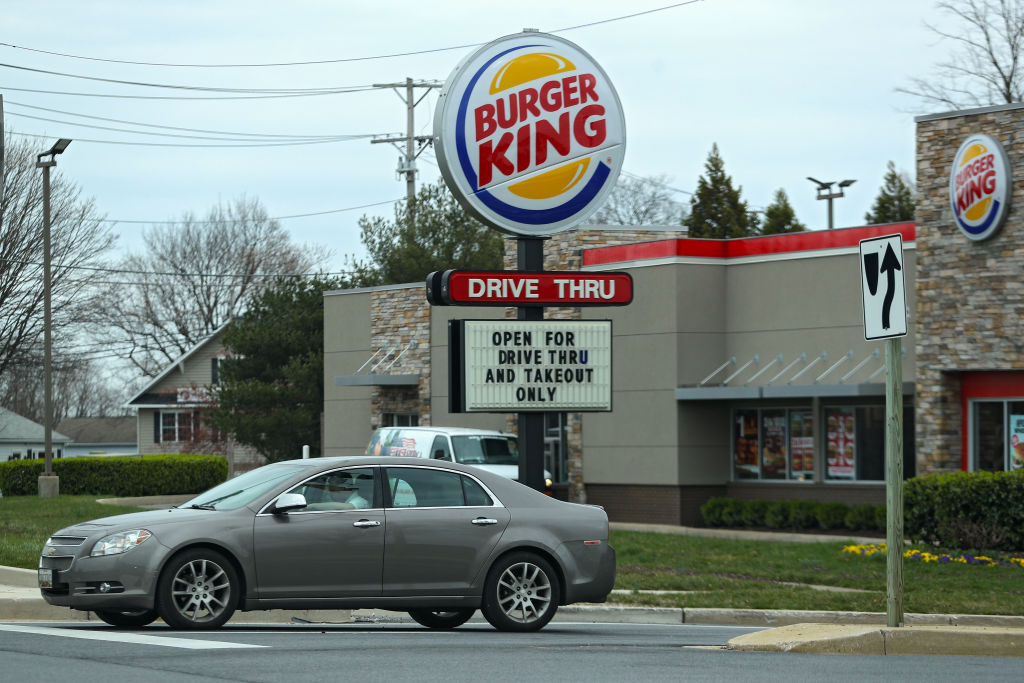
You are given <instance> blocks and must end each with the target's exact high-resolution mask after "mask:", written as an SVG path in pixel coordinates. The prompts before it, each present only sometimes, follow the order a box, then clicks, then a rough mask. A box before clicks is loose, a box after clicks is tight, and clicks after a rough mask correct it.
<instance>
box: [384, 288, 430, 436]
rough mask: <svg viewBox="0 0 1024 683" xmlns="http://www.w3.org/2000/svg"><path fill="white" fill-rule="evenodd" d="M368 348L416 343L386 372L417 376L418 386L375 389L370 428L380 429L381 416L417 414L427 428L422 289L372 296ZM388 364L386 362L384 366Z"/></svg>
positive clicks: (426, 316)
mask: <svg viewBox="0 0 1024 683" xmlns="http://www.w3.org/2000/svg"><path fill="white" fill-rule="evenodd" d="M370 318H371V320H372V323H371V324H372V331H371V348H373V349H379V348H384V347H390V348H392V349H393V348H395V347H396V346H400V347H401V348H405V346H406V345H407V344H408V343H409V342H411V341H415V342H416V348H413V349H409V350H408V351H406V352H405V354H404V355H403V356H402V357H401V358H400V359H399V360H398V362H396V363H395V364H394V365H392V366H391V368H390V369H389V370H388V371H387V374H389V375H403V374H416V373H418V374H419V384H418V385H417V386H408V387H405V386H398V387H394V386H377V387H374V390H373V398H372V407H371V409H370V426H371V428H372V429H376V428H378V427H380V426H381V416H382V415H383V414H384V413H416V414H417V415H419V423H420V424H422V425H429V424H430V306H429V305H428V304H427V301H426V298H425V296H424V294H423V287H422V286H416V287H409V288H398V289H392V288H389V289H382V290H379V291H375V292H373V293H372V294H371V298H370ZM390 362H391V361H386V362H385V363H384V365H387V364H388V363H390Z"/></svg>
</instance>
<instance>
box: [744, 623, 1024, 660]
mask: <svg viewBox="0 0 1024 683" xmlns="http://www.w3.org/2000/svg"><path fill="white" fill-rule="evenodd" d="M725 649H727V650H740V651H756V652H766V651H767V652H800V653H805V654H834V655H926V656H927V655H944V656H960V657H964V656H968V657H1024V630H1021V629H1010V628H998V627H984V626H968V627H957V628H949V627H948V626H902V627H900V628H889V627H878V626H874V627H871V626H850V625H836V624H796V625H792V626H784V627H781V628H774V629H770V630H767V631H759V632H757V633H748V634H746V635H742V636H738V637H736V638H733V639H732V640H730V641H729V644H728V645H726V647H725Z"/></svg>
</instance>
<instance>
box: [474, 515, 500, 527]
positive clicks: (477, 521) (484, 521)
mask: <svg viewBox="0 0 1024 683" xmlns="http://www.w3.org/2000/svg"><path fill="white" fill-rule="evenodd" d="M497 523H498V520H496V519H487V518H486V517H477V518H476V519H474V520H473V521H472V522H470V524H476V525H477V526H487V525H488V524H497Z"/></svg>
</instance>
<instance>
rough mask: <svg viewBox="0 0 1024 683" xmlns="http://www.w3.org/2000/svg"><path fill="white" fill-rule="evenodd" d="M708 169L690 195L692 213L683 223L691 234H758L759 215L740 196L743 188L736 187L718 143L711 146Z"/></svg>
mask: <svg viewBox="0 0 1024 683" xmlns="http://www.w3.org/2000/svg"><path fill="white" fill-rule="evenodd" d="M704 169H705V175H706V176H707V177H705V176H704V175H702V176H701V177H700V178H699V179H698V180H697V191H696V192H695V193H694V195H693V197H691V198H690V215H689V216H687V217H686V220H685V221H684V223H683V224H684V225H686V227H687V228H688V230H689V235H690V237H710V238H717V239H723V238H729V237H747V236H749V235H756V234H757V222H758V221H757V215H756V214H754V213H753V212H752V211H750V209H749V208H748V207H747V203H746V202H745V201H743V200H742V199H740V192H741V191H742V189H743V188H741V187H737V188H733V186H732V178H730V177H729V176H728V175H726V173H725V163H724V162H723V161H722V157H721V156H720V155H719V153H718V145H717V144H714V145H712V146H711V153H710V154H708V160H707V162H706V163H705V164H704Z"/></svg>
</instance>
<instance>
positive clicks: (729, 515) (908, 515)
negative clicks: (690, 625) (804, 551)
mask: <svg viewBox="0 0 1024 683" xmlns="http://www.w3.org/2000/svg"><path fill="white" fill-rule="evenodd" d="M700 512H701V515H703V517H704V523H705V524H707V525H708V526H748V527H768V528H770V529H797V530H809V529H826V530H835V529H847V530H849V531H885V529H886V510H885V506H884V505H846V504H845V503H818V502H815V501H809V500H777V501H764V500H739V499H735V498H712V499H711V500H709V501H708V502H707V503H705V504H704V505H702V506H701V508H700ZM903 519H904V523H903V530H904V534H905V535H906V537H907V538H909V539H911V540H914V541H917V542H923V543H933V544H936V545H939V546H942V547H944V548H950V549H958V550H1006V551H1020V550H1024V470H1020V471H1016V472H950V473H947V474H932V475H928V476H923V477H915V478H913V479H908V480H907V481H906V482H904V485H903Z"/></svg>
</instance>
